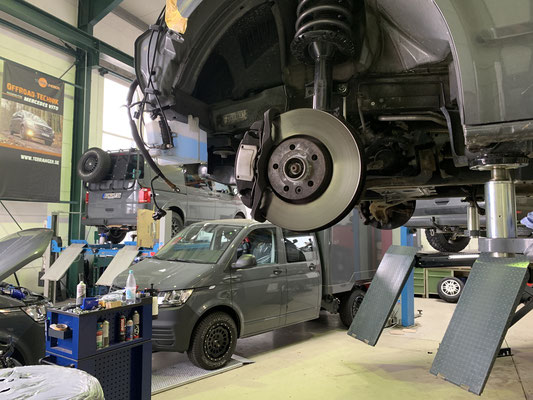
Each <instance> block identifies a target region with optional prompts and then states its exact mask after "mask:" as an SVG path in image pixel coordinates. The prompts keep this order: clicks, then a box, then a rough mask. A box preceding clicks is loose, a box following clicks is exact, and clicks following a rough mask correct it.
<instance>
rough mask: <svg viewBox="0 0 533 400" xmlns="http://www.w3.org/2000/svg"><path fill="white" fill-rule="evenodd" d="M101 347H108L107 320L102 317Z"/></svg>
mask: <svg viewBox="0 0 533 400" xmlns="http://www.w3.org/2000/svg"><path fill="white" fill-rule="evenodd" d="M102 336H103V342H104V343H103V348H104V349H105V348H106V347H109V321H108V320H107V319H104V322H103V323H102Z"/></svg>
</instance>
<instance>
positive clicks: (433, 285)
mask: <svg viewBox="0 0 533 400" xmlns="http://www.w3.org/2000/svg"><path fill="white" fill-rule="evenodd" d="M469 272H470V268H469V267H460V268H415V272H414V281H415V295H420V296H422V297H429V295H430V294H436V295H438V294H439V293H438V291H437V286H438V284H439V281H440V280H441V279H442V278H446V277H449V276H455V277H457V278H461V277H467V276H468V273H469Z"/></svg>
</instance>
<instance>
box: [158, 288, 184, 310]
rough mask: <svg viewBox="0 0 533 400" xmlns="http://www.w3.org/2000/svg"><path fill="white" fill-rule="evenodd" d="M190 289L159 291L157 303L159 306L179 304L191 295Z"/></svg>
mask: <svg viewBox="0 0 533 400" xmlns="http://www.w3.org/2000/svg"><path fill="white" fill-rule="evenodd" d="M192 291H193V289H186V290H169V291H166V292H159V293H158V295H157V303H158V304H159V306H160V307H170V306H181V305H182V304H185V302H186V301H187V300H188V299H189V297H191V294H192Z"/></svg>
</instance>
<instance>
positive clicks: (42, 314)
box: [22, 304, 46, 322]
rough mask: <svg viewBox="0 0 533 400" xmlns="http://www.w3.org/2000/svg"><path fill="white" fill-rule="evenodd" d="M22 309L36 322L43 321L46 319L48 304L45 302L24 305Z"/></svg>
mask: <svg viewBox="0 0 533 400" xmlns="http://www.w3.org/2000/svg"><path fill="white" fill-rule="evenodd" d="M22 311H24V312H25V313H26V314H27V315H28V316H29V317H30V318H31V319H33V320H34V321H35V322H43V321H44V320H45V319H46V306H45V305H44V304H40V305H34V306H28V307H22Z"/></svg>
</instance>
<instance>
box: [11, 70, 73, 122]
mask: <svg viewBox="0 0 533 400" xmlns="http://www.w3.org/2000/svg"><path fill="white" fill-rule="evenodd" d="M2 97H3V98H5V99H6V100H11V101H16V102H18V103H22V104H26V105H28V106H31V107H35V108H39V109H41V110H45V111H50V112H53V113H55V114H59V115H63V99H64V97H65V84H64V83H63V82H62V81H61V80H59V79H57V78H54V77H53V76H50V75H47V74H43V73H42V72H39V71H35V70H33V69H30V68H28V67H25V66H23V65H20V64H16V63H14V62H10V61H4V77H3V84H2Z"/></svg>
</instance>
